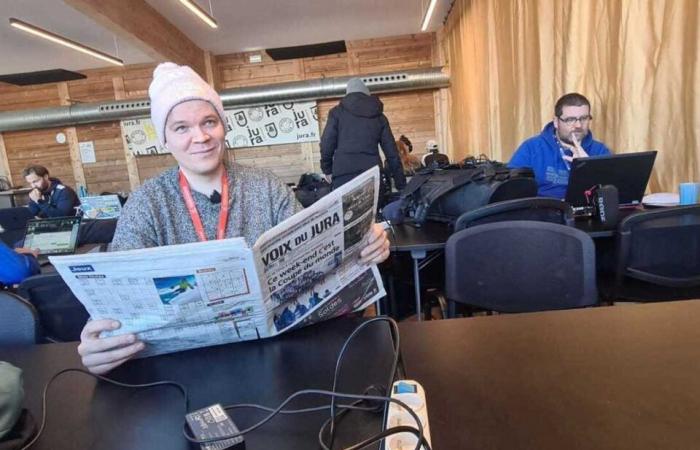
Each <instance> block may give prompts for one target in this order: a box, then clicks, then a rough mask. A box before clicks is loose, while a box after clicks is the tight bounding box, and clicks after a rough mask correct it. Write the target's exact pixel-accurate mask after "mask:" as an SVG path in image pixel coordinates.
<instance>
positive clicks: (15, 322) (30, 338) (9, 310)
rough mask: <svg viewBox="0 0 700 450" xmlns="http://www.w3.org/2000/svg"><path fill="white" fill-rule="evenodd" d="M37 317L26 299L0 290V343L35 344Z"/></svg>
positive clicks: (37, 330)
mask: <svg viewBox="0 0 700 450" xmlns="http://www.w3.org/2000/svg"><path fill="white" fill-rule="evenodd" d="M38 339H39V318H38V315H37V311H36V309H34V307H33V306H32V305H31V303H29V302H28V301H27V300H25V299H23V298H22V297H20V296H19V295H16V294H13V293H12V292H8V291H0V345H27V344H36V343H37V341H38Z"/></svg>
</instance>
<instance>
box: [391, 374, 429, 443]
mask: <svg viewBox="0 0 700 450" xmlns="http://www.w3.org/2000/svg"><path fill="white" fill-rule="evenodd" d="M391 398H395V399H396V400H400V401H402V402H404V403H405V404H406V405H407V406H408V407H409V408H411V409H412V410H413V412H414V413H415V414H416V415H417V416H418V418H419V419H420V422H421V424H422V425H423V436H424V437H425V440H426V441H428V444H430V446H431V447H432V442H431V441H430V425H429V424H428V405H427V404H426V402H425V391H424V390H423V386H421V385H420V383H418V382H417V381H414V380H399V381H396V382H394V384H393V385H392V386H391ZM400 425H403V426H409V427H414V428H418V425H417V424H416V421H415V419H414V418H413V417H412V416H411V414H410V413H409V412H408V411H406V410H405V409H404V408H403V407H402V406H400V405H398V404H396V403H393V402H392V403H390V404H389V410H388V412H387V415H386V422H385V423H384V429H385V430H387V429H389V428H393V427H397V426H400ZM416 444H418V437H417V436H416V435H415V434H412V433H397V434H394V435H391V436H389V437H387V438H386V439H384V450H414V449H415V448H416ZM421 448H422V449H423V450H425V446H422V447H421Z"/></svg>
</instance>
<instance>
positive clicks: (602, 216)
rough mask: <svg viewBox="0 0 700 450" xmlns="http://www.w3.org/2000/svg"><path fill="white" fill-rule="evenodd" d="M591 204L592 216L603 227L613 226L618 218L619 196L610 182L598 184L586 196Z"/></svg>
mask: <svg viewBox="0 0 700 450" xmlns="http://www.w3.org/2000/svg"><path fill="white" fill-rule="evenodd" d="M588 198H589V202H590V203H592V205H591V206H593V217H594V218H595V219H597V220H598V221H599V222H600V223H601V224H602V225H603V227H605V228H615V227H616V226H617V221H618V220H619V211H620V196H619V193H618V191H617V187H615V186H614V185H612V184H605V185H598V186H596V187H594V188H593V189H592V190H591V195H590V196H589V197H588Z"/></svg>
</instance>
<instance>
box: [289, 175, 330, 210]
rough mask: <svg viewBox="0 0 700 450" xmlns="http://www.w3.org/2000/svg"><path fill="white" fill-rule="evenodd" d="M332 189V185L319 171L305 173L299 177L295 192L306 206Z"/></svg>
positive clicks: (302, 204) (300, 201)
mask: <svg viewBox="0 0 700 450" xmlns="http://www.w3.org/2000/svg"><path fill="white" fill-rule="evenodd" d="M330 191H331V185H330V184H328V182H326V180H324V179H323V177H321V175H319V174H317V173H305V174H302V175H301V177H300V178H299V183H297V187H296V189H295V190H294V194H295V195H296V197H297V200H299V203H301V206H303V207H304V208H306V207H307V206H311V205H313V204H314V203H315V202H316V201H317V200H318V199H319V198H321V197H323V196H324V195H326V194H328V193H329V192H330Z"/></svg>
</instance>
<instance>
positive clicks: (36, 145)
mask: <svg viewBox="0 0 700 450" xmlns="http://www.w3.org/2000/svg"><path fill="white" fill-rule="evenodd" d="M63 131H64V130H63V129H60V128H52V129H48V130H32V131H12V132H5V133H3V138H4V141H5V149H6V151H7V160H8V163H9V166H10V173H12V180H13V181H14V183H15V185H16V186H18V185H21V186H23V185H25V184H26V183H25V182H24V178H23V177H22V170H23V169H24V168H25V167H27V166H28V165H30V164H41V165H42V166H45V167H46V168H47V169H49V173H50V174H51V176H52V177H56V178H60V179H61V181H63V182H64V183H66V184H67V185H69V186H71V187H75V178H74V176H73V169H72V167H71V160H70V151H69V149H68V144H67V143H65V144H59V143H57V142H56V133H58V132H63Z"/></svg>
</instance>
